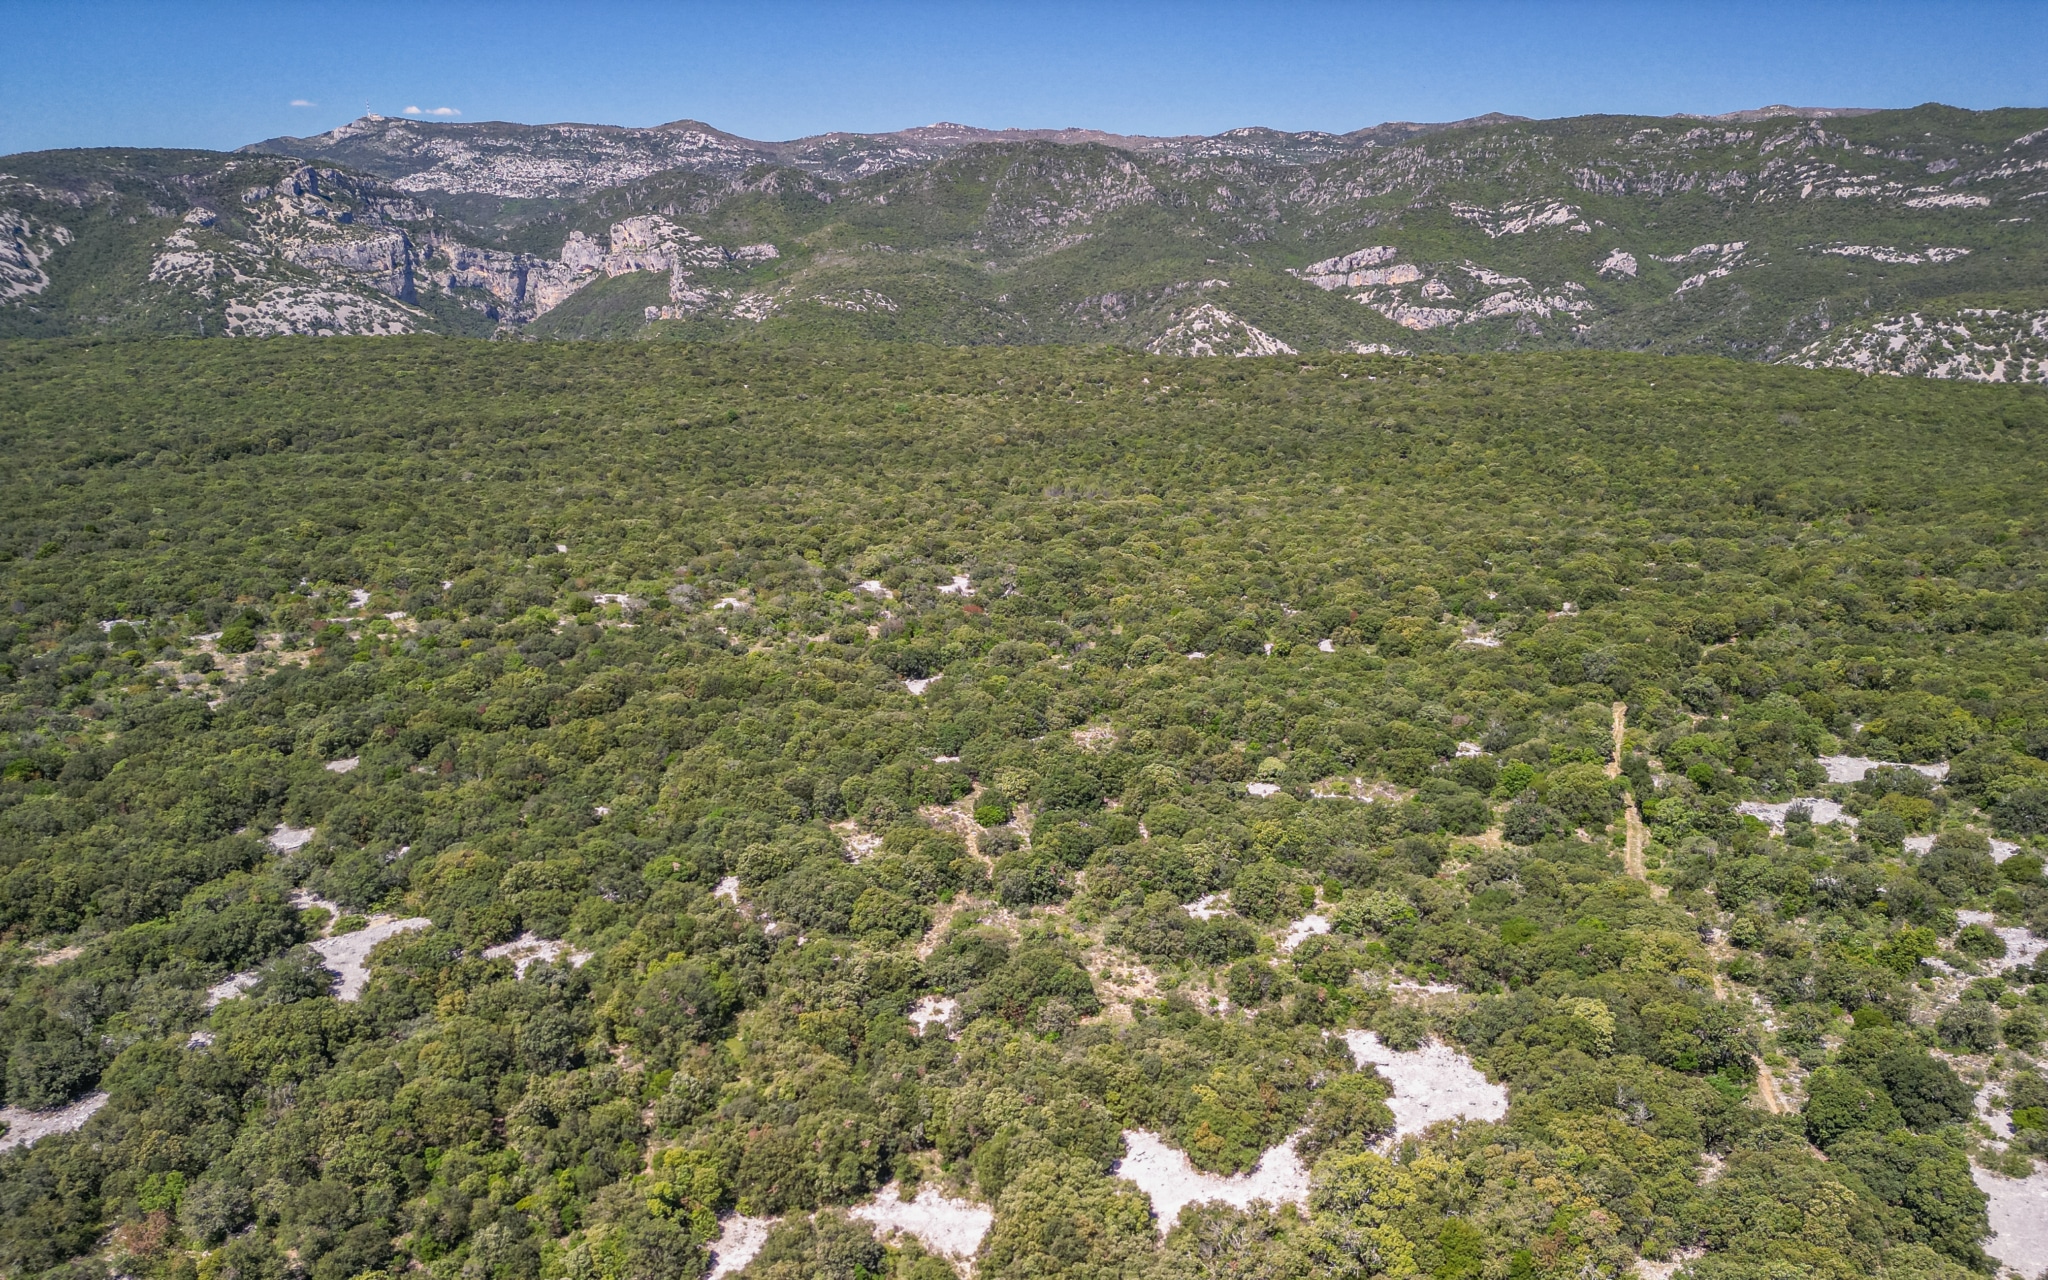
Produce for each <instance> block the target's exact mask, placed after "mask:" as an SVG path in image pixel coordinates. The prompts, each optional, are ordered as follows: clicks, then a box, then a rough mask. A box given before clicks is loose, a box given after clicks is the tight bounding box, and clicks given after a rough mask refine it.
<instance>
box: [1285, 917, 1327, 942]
mask: <svg viewBox="0 0 2048 1280" xmlns="http://www.w3.org/2000/svg"><path fill="white" fill-rule="evenodd" d="M1329 931H1330V921H1329V919H1328V917H1326V916H1321V915H1307V916H1303V917H1302V918H1301V919H1299V920H1296V921H1295V922H1294V923H1293V924H1291V925H1288V926H1287V936H1286V937H1284V938H1282V939H1280V950H1282V951H1292V950H1294V949H1295V948H1296V947H1298V946H1300V945H1301V944H1302V943H1304V942H1307V941H1308V940H1309V939H1310V938H1313V937H1315V936H1316V935H1318V934H1323V933H1328V932H1329Z"/></svg>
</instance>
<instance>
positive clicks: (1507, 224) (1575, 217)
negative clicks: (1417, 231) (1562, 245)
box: [1451, 200, 1583, 240]
mask: <svg viewBox="0 0 2048 1280" xmlns="http://www.w3.org/2000/svg"><path fill="white" fill-rule="evenodd" d="M1451 216H1452V217H1454V218H1462V219H1463V220H1465V221H1466V222H1473V223H1477V224H1478V225H1479V229H1480V230H1481V231H1484V232H1485V233H1486V238H1487V239H1489V240H1498V239H1500V238H1501V237H1502V236H1519V235H1526V234H1528V233H1529V232H1531V231H1540V230H1543V229H1544V228H1546V227H1571V226H1573V225H1574V224H1579V223H1581V222H1582V221H1583V219H1582V215H1581V214H1580V213H1579V211H1578V209H1577V208H1576V207H1575V206H1573V205H1568V204H1561V203H1559V202H1557V201H1555V200H1550V201H1541V200H1537V201H1529V202H1526V203H1521V204H1509V205H1503V206H1501V208H1499V209H1497V210H1495V209H1488V208H1485V207H1484V206H1482V205H1474V204H1459V203H1456V202H1453V203H1452V205H1451Z"/></svg>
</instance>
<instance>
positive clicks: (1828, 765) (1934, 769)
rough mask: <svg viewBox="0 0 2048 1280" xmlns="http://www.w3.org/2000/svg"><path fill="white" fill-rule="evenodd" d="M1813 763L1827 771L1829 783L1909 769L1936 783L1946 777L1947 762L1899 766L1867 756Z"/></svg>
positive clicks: (1818, 758) (1825, 757) (1829, 758)
mask: <svg viewBox="0 0 2048 1280" xmlns="http://www.w3.org/2000/svg"><path fill="white" fill-rule="evenodd" d="M1814 763H1816V764H1818V765H1820V767H1821V768H1823V769H1826V770H1827V771H1828V781H1829V782H1861V781H1863V779H1864V777H1865V776H1866V775H1867V774H1869V772H1870V771H1871V770H1872V769H1911V770H1913V771H1914V772H1915V773H1921V774H1925V775H1926V776H1928V777H1930V778H1932V779H1934V780H1935V781H1936V782H1939V781H1941V780H1942V779H1943V778H1946V777H1947V776H1948V761H1946V760H1943V761H1941V762H1940V763H1938V764H1901V763H1900V762H1899V761H1897V760H1872V759H1871V758H1870V757H1868V756H1819V757H1816V758H1815V761H1814Z"/></svg>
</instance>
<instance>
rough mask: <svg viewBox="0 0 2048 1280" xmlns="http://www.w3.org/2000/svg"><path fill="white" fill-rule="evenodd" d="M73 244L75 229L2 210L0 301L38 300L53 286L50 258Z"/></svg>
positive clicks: (9, 210)
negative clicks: (47, 269) (72, 238)
mask: <svg viewBox="0 0 2048 1280" xmlns="http://www.w3.org/2000/svg"><path fill="white" fill-rule="evenodd" d="M70 243H71V230H70V228H68V227H65V226H62V225H60V224H57V223H42V222H37V221H36V220H34V219H32V218H30V217H29V216H28V215H27V214H24V213H18V212H16V211H15V210H13V209H0V302H11V301H15V300H18V299H22V298H30V297H34V296H35V295H36V294H39V293H41V292H42V291H43V290H45V289H47V288H49V287H50V273H49V272H47V271H45V270H43V264H44V263H45V262H48V261H49V259H50V255H51V254H53V253H55V252H56V251H57V250H58V249H61V248H62V247H64V246H65V245H67V244H70Z"/></svg>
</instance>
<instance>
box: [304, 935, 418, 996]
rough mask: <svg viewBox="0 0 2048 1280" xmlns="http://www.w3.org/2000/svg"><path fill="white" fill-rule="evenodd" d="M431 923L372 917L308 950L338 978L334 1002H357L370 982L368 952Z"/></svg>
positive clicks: (313, 945) (312, 945) (323, 939)
mask: <svg viewBox="0 0 2048 1280" xmlns="http://www.w3.org/2000/svg"><path fill="white" fill-rule="evenodd" d="M433 924H434V922H433V921H432V920H428V919H426V918H424V917H421V916H411V917H408V918H406V919H403V920H397V919H393V918H392V917H390V916H373V917H371V919H370V922H369V923H368V924H366V925H364V926H363V927H362V928H360V929H358V930H356V931H355V932H354V933H344V934H340V935H338V936H336V937H332V938H322V939H320V940H319V941H318V942H314V943H312V944H310V946H311V949H312V950H313V952H314V953H315V954H317V955H318V956H319V957H320V959H321V961H322V962H323V963H325V964H326V966H327V967H328V968H329V969H332V970H334V972H335V973H337V974H339V975H340V976H341V981H340V982H338V983H336V984H335V988H334V998H335V999H337V1000H360V999H362V998H363V988H364V987H366V986H368V985H369V983H370V950H371V948H373V947H375V946H376V945H377V944H378V943H380V942H382V941H384V940H385V939H386V938H395V937H397V936H398V935H399V934H401V933H409V932H411V931H413V930H415V929H428V928H432V927H433Z"/></svg>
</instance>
